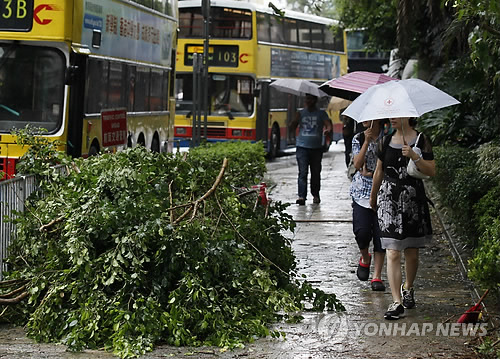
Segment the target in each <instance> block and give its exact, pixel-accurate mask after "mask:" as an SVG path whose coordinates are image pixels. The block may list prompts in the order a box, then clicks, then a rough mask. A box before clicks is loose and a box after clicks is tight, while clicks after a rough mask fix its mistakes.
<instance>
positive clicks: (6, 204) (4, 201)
mask: <svg viewBox="0 0 500 359" xmlns="http://www.w3.org/2000/svg"><path fill="white" fill-rule="evenodd" d="M35 190H36V181H35V176H33V175H30V176H21V177H15V178H12V179H9V180H6V181H1V182H0V280H2V278H3V275H2V273H3V271H4V270H6V269H7V265H6V263H5V261H4V260H5V259H6V258H7V255H8V247H9V244H10V242H11V240H12V238H13V236H14V235H15V230H16V225H15V223H13V221H12V220H13V219H15V217H16V213H17V212H23V211H24V205H25V202H26V199H27V198H28V197H29V195H30V194H31V193H33V191H35Z"/></svg>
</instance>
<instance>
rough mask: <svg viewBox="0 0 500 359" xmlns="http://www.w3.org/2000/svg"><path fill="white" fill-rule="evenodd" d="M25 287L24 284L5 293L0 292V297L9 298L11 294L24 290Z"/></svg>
mask: <svg viewBox="0 0 500 359" xmlns="http://www.w3.org/2000/svg"><path fill="white" fill-rule="evenodd" d="M25 289H26V284H25V285H23V286H21V287H19V288H16V289H14V290H12V291H10V292H9V293H5V294H0V298H9V297H12V296H13V295H16V294H19V293H21V292H24V290H25Z"/></svg>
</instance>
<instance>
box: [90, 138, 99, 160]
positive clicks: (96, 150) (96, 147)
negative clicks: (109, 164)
mask: <svg viewBox="0 0 500 359" xmlns="http://www.w3.org/2000/svg"><path fill="white" fill-rule="evenodd" d="M98 153H99V144H98V143H97V142H96V141H94V142H92V145H91V146H90V148H89V157H90V156H97V154H98Z"/></svg>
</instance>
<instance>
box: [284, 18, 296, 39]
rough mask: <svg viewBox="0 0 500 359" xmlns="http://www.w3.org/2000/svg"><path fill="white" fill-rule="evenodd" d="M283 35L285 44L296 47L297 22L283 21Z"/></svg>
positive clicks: (291, 20) (293, 20)
mask: <svg viewBox="0 0 500 359" xmlns="http://www.w3.org/2000/svg"><path fill="white" fill-rule="evenodd" d="M284 33H285V40H286V43H287V44H289V45H297V40H298V39H297V20H295V19H284Z"/></svg>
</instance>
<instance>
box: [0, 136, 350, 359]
mask: <svg viewBox="0 0 500 359" xmlns="http://www.w3.org/2000/svg"><path fill="white" fill-rule="evenodd" d="M43 151H45V150H44V149H42V152H43ZM32 155H36V153H35V152H33V153H30V154H28V155H27V156H26V158H25V159H24V160H26V161H31V159H30V156H32ZM224 158H226V159H227V162H226V161H224ZM68 161H69V159H68ZM68 171H69V174H68V175H61V174H59V173H58V172H57V171H54V170H52V168H43V169H42V171H41V172H40V173H38V175H39V176H40V177H39V178H40V180H39V191H37V192H35V194H34V195H33V196H32V197H30V199H29V202H28V203H27V204H26V210H25V212H24V213H23V214H20V216H19V217H18V218H17V219H16V224H17V233H16V238H15V241H14V242H13V243H12V244H11V246H10V249H9V252H10V256H9V259H8V263H9V271H8V272H6V273H5V279H6V282H4V283H3V284H4V285H5V286H6V287H5V286H4V289H3V291H4V294H5V293H6V292H10V293H12V292H13V290H12V288H14V287H17V290H18V291H22V290H24V291H25V293H26V294H27V295H28V301H27V302H21V303H19V304H18V305H16V306H10V307H9V308H8V310H7V311H6V312H5V313H4V315H3V318H4V319H9V320H10V321H14V322H17V323H19V324H21V325H25V326H26V328H27V332H28V335H29V336H30V337H32V338H34V339H36V340H37V341H42V342H62V343H64V344H66V345H67V347H68V349H69V350H74V351H79V350H82V349H85V348H94V349H95V348H105V349H107V350H110V351H113V352H114V353H115V354H117V355H119V356H121V357H134V356H139V355H141V354H143V353H145V352H146V351H150V350H152V348H153V346H154V345H155V344H156V343H159V342H164V343H167V344H171V345H177V346H179V345H202V344H204V345H216V346H220V347H235V346H241V345H243V343H245V342H249V341H252V340H253V339H254V338H255V337H261V336H266V335H273V336H279V335H280V333H279V332H273V331H270V330H269V329H268V326H269V324H270V323H272V322H274V321H276V320H277V319H279V318H280V317H279V316H278V314H277V313H280V312H281V313H285V314H286V313H290V314H293V313H295V312H296V311H300V310H302V309H303V308H304V304H305V302H304V300H307V301H310V302H312V303H313V305H314V306H313V307H314V309H316V310H323V309H325V308H327V309H330V310H333V309H342V305H341V304H340V303H339V302H338V300H337V299H336V297H335V295H334V294H326V293H324V292H322V291H320V290H318V289H316V288H313V287H312V286H311V285H310V284H309V283H308V282H307V281H304V280H301V281H299V280H298V279H297V277H296V276H297V274H296V271H295V269H296V268H295V266H296V262H295V256H294V254H293V252H292V249H291V243H290V239H288V238H286V237H284V236H283V234H282V233H283V232H285V231H290V230H293V229H294V222H293V221H292V218H291V217H290V216H289V215H288V214H286V212H285V211H284V209H285V208H286V205H284V204H282V203H280V202H271V204H270V205H268V206H262V205H260V204H259V198H258V197H257V195H256V193H255V192H253V191H251V190H245V189H244V188H242V186H243V185H245V186H246V187H248V186H249V185H251V184H255V183H258V181H259V180H260V178H262V175H263V172H264V171H265V162H264V151H263V148H262V145H261V144H254V145H252V144H249V143H230V144H225V145H223V144H219V145H213V146H208V147H207V148H204V149H197V150H195V151H193V152H192V153H190V154H189V155H187V156H182V155H180V154H179V155H171V154H156V153H152V152H150V151H148V150H146V149H144V148H142V147H137V148H134V149H128V150H125V151H123V152H119V153H116V154H102V155H99V156H95V157H92V158H89V159H87V160H82V159H75V160H74V163H70V162H68ZM286 315H287V316H288V314H286Z"/></svg>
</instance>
